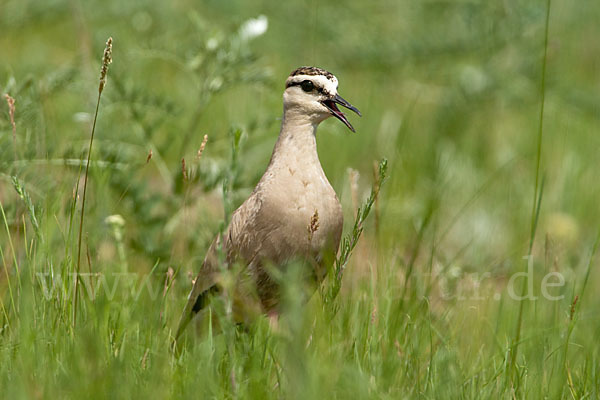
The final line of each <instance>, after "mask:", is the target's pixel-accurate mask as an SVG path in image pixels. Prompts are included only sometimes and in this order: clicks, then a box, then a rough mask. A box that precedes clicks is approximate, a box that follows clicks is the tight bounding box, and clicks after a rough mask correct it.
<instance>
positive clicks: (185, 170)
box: [181, 158, 188, 181]
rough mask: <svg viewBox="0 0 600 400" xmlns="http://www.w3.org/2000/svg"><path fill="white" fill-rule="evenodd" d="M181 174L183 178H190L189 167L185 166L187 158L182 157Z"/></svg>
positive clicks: (185, 179)
mask: <svg viewBox="0 0 600 400" xmlns="http://www.w3.org/2000/svg"><path fill="white" fill-rule="evenodd" d="M181 174H182V175H183V180H184V181H187V180H188V173H187V168H186V167H185V158H182V159H181Z"/></svg>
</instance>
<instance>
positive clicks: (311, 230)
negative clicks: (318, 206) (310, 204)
mask: <svg viewBox="0 0 600 400" xmlns="http://www.w3.org/2000/svg"><path fill="white" fill-rule="evenodd" d="M318 229H319V210H315V213H314V214H313V216H312V217H310V224H308V227H307V230H308V241H309V242H310V241H312V238H313V236H314V234H315V232H316V231H317V230H318Z"/></svg>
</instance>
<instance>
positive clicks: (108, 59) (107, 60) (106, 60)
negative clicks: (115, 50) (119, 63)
mask: <svg viewBox="0 0 600 400" xmlns="http://www.w3.org/2000/svg"><path fill="white" fill-rule="evenodd" d="M111 63H112V37H109V38H108V40H107V41H106V47H105V48H104V55H103V56H102V68H101V69H100V86H99V87H98V91H99V92H100V93H102V90H104V86H105V85H106V75H107V74H108V66H109V65H110V64H111Z"/></svg>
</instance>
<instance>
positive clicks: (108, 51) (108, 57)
mask: <svg viewBox="0 0 600 400" xmlns="http://www.w3.org/2000/svg"><path fill="white" fill-rule="evenodd" d="M111 62H112V38H108V40H107V41H106V48H105V49H104V55H103V57H102V69H101V71H100V84H99V86H98V99H97V100H96V112H95V113H94V122H93V124H92V134H91V136H90V146H89V148H88V155H87V163H86V165H85V174H84V178H83V196H82V199H81V217H80V219H79V238H78V240H77V269H76V271H75V293H74V299H73V328H74V327H75V325H76V323H77V300H78V293H79V271H80V269H81V237H82V233H83V219H84V216H85V195H86V193H87V182H88V174H89V169H90V158H91V156H92V145H93V143H94V133H95V132H96V120H97V119H98V109H99V108H100V97H101V96H102V91H103V90H104V86H105V85H106V74H107V73H108V65H109V64H110V63H111Z"/></svg>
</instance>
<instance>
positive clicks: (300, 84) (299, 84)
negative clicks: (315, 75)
mask: <svg viewBox="0 0 600 400" xmlns="http://www.w3.org/2000/svg"><path fill="white" fill-rule="evenodd" d="M302 82H304V81H301V82H290V83H288V85H287V86H286V87H285V88H286V89H287V88H289V87H292V86H302ZM313 85H314V87H315V89H317V92H319V93H323V88H322V87H319V86H317V85H315V83H314V82H313Z"/></svg>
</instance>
